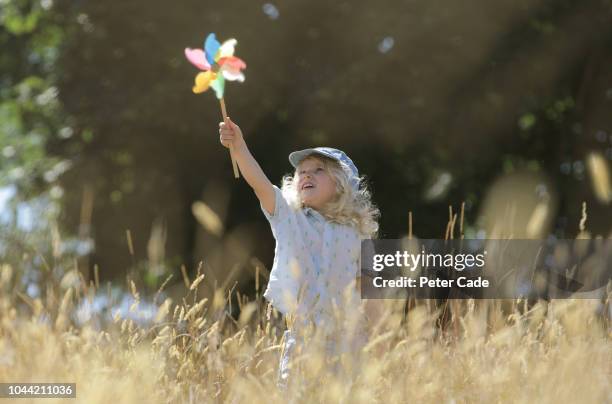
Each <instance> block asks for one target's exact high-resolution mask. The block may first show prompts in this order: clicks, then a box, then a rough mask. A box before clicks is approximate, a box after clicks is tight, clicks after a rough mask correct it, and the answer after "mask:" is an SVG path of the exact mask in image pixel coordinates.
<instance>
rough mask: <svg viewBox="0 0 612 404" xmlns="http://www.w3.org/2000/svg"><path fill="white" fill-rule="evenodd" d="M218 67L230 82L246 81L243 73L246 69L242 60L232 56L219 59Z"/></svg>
mask: <svg viewBox="0 0 612 404" xmlns="http://www.w3.org/2000/svg"><path fill="white" fill-rule="evenodd" d="M218 65H219V66H220V72H221V73H222V74H223V77H224V78H226V79H227V80H229V81H240V82H243V81H244V74H243V73H242V72H241V70H242V69H244V68H245V67H246V63H244V62H243V61H242V60H241V59H239V58H237V57H235V56H231V57H224V58H221V59H219V61H218Z"/></svg>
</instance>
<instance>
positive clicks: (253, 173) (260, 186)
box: [219, 117, 274, 215]
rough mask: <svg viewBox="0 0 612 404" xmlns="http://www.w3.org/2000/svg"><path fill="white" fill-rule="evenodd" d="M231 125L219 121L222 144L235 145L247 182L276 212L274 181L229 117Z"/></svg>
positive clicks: (239, 163)
mask: <svg viewBox="0 0 612 404" xmlns="http://www.w3.org/2000/svg"><path fill="white" fill-rule="evenodd" d="M227 120H228V122H229V125H227V124H226V123H225V122H220V123H219V135H220V136H219V139H220V141H221V144H222V145H223V146H225V147H229V145H230V143H233V145H234V157H235V158H236V163H237V164H238V167H239V169H240V172H241V173H242V176H243V177H244V179H245V180H246V182H247V183H248V184H249V185H250V186H251V188H253V191H255V195H257V198H258V199H259V201H260V202H261V204H262V206H263V207H264V209H266V210H267V211H268V213H270V214H271V215H273V214H274V189H273V188H272V183H271V182H270V180H269V179H268V177H267V176H266V174H265V173H264V172H263V170H262V169H261V167H260V166H259V163H257V160H255V158H254V157H253V155H252V154H251V152H250V151H249V148H248V147H247V145H246V142H245V141H244V137H243V136H242V130H241V129H240V127H239V126H238V125H236V124H235V123H234V122H232V120H231V119H230V118H229V117H228V118H227Z"/></svg>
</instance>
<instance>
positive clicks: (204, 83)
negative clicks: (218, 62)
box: [192, 70, 217, 94]
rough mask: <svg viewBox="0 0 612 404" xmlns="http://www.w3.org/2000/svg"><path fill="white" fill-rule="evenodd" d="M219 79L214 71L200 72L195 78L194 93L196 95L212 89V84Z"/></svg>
mask: <svg viewBox="0 0 612 404" xmlns="http://www.w3.org/2000/svg"><path fill="white" fill-rule="evenodd" d="M216 78H217V74H216V73H215V72H212V71H210V70H209V71H207V72H200V73H198V75H197V76H196V78H195V85H194V86H193V89H192V90H193V92H194V93H195V94H200V93H203V92H204V91H206V90H208V87H210V82H211V81H213V80H214V79H216Z"/></svg>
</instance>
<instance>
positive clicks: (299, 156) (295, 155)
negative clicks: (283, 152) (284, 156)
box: [289, 149, 327, 168]
mask: <svg viewBox="0 0 612 404" xmlns="http://www.w3.org/2000/svg"><path fill="white" fill-rule="evenodd" d="M311 154H319V155H321V156H325V154H323V153H321V152H320V151H318V150H315V149H304V150H298V151H294V152H292V153H290V154H289V162H290V163H291V165H292V166H293V167H295V168H297V166H298V164H300V161H302V160H304V159H305V158H306V157H307V156H309V155H311ZM325 157H327V156H325Z"/></svg>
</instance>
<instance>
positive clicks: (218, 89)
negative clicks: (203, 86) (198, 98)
mask: <svg viewBox="0 0 612 404" xmlns="http://www.w3.org/2000/svg"><path fill="white" fill-rule="evenodd" d="M210 86H211V87H212V88H213V90H215V95H216V96H217V98H218V99H221V98H223V92H224V91H225V79H224V78H223V75H222V74H217V78H216V79H215V80H213V81H212V82H211V83H210Z"/></svg>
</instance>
